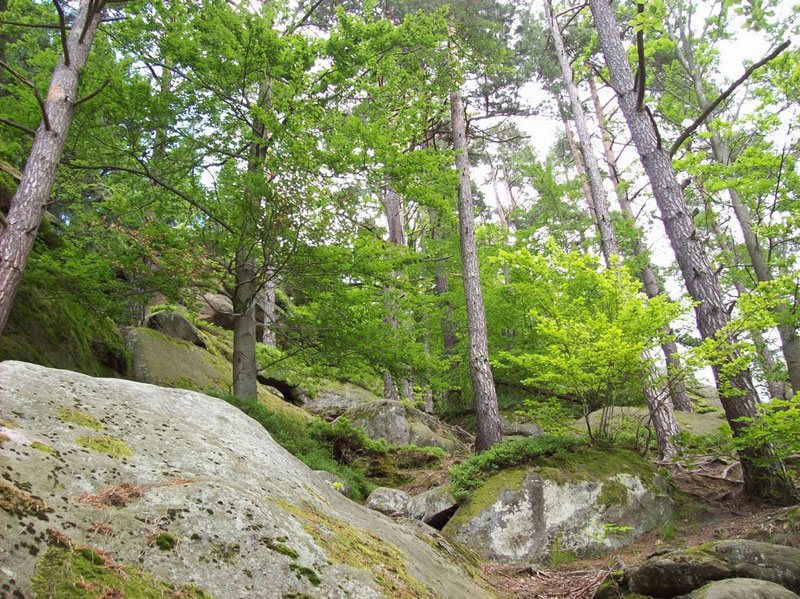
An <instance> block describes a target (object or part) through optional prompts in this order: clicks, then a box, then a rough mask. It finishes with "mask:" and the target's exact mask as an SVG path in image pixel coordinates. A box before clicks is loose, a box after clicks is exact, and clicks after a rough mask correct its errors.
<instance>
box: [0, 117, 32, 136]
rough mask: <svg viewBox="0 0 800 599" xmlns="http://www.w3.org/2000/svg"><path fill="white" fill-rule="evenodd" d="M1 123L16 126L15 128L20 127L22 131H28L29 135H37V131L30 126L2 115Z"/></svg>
mask: <svg viewBox="0 0 800 599" xmlns="http://www.w3.org/2000/svg"><path fill="white" fill-rule="evenodd" d="M0 123H3V124H4V125H8V126H9V127H14V129H19V130H20V131H22V132H23V133H27V134H28V135H36V131H34V130H33V129H31V128H30V127H26V126H25V125H21V124H20V123H17V122H16V121H12V120H9V119H4V118H3V117H1V116H0Z"/></svg>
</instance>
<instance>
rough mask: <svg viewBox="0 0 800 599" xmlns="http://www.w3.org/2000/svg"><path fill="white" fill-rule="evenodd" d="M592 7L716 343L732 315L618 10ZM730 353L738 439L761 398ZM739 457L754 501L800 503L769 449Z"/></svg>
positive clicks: (730, 413) (727, 382)
mask: <svg viewBox="0 0 800 599" xmlns="http://www.w3.org/2000/svg"><path fill="white" fill-rule="evenodd" d="M589 6H590V7H591V10H592V16H593V18H594V25H595V29H596V31H597V35H598V39H599V42H600V48H601V50H602V52H603V56H604V58H605V61H606V65H607V66H608V70H609V76H610V79H611V85H612V86H613V87H614V89H615V90H616V92H617V96H618V99H619V105H620V108H621V109H622V113H623V115H624V117H625V121H626V122H627V124H628V128H629V129H630V132H631V138H632V139H633V142H634V145H635V146H636V149H637V151H638V153H639V157H640V159H641V161H642V165H643V166H644V169H645V172H646V173H647V176H648V178H649V180H650V184H651V186H652V189H653V195H654V196H655V199H656V203H657V204H658V207H659V211H660V212H661V216H662V219H663V222H664V226H665V228H666V231H667V235H668V237H669V239H670V243H671V244H672V248H673V250H674V252H675V255H676V258H677V261H678V264H679V266H680V269H681V273H682V274H683V278H684V281H685V282H686V287H687V289H688V291H689V294H690V295H691V297H692V299H694V301H695V302H696V307H695V313H696V316H697V326H698V329H699V330H700V334H701V336H702V337H703V339H714V338H716V337H717V334H718V333H719V332H720V331H721V330H722V329H723V328H724V327H725V325H726V324H727V323H728V313H727V311H726V309H725V305H724V303H723V300H722V293H721V292H720V288H719V284H718V282H717V279H716V276H715V275H714V271H713V270H712V269H711V265H710V264H709V261H708V257H707V256H706V253H705V249H704V247H703V245H702V242H701V240H700V239H698V236H697V231H696V230H695V228H694V222H693V219H692V216H691V215H690V213H689V210H688V208H687V206H686V201H685V200H684V197H683V190H682V188H681V186H680V183H678V178H677V176H676V174H675V171H674V170H673V169H672V164H671V162H670V159H669V156H668V155H667V153H666V151H664V149H663V148H662V147H661V140H660V137H659V134H658V131H657V130H656V128H655V125H654V122H653V120H652V118H651V116H650V115H649V113H648V111H646V110H644V109H642V108H640V107H639V106H638V105H637V92H636V89H635V86H634V77H633V72H632V71H631V67H630V64H629V62H628V56H627V54H626V52H625V49H624V47H623V45H622V41H621V40H620V37H619V32H618V30H617V23H616V21H615V20H614V12H613V9H612V7H611V5H610V4H609V3H608V2H607V0H590V1H589ZM719 343H720V345H721V348H724V347H725V346H726V345H727V344H728V343H729V341H728V340H726V339H719ZM731 346H732V344H731ZM729 352H730V353H729V355H728V356H727V357H721V358H720V359H719V360H718V361H716V363H715V364H714V365H713V367H712V368H713V371H714V377H715V379H716V381H717V388H718V389H719V390H720V394H719V395H720V401H721V402H722V406H723V408H724V410H725V416H726V418H727V420H728V423H729V424H730V426H731V429H732V430H733V433H734V435H737V436H738V435H739V434H740V432H741V431H742V429H743V427H745V426H746V424H744V423H743V422H740V421H739V420H738V419H740V418H742V417H749V418H755V417H756V402H757V396H756V391H755V388H754V387H753V382H752V380H751V377H750V371H749V370H748V369H743V370H740V371H738V372H735V373H734V372H729V370H730V369H731V367H732V366H733V365H734V363H735V360H736V358H737V354H736V353H735V351H734V350H729ZM739 457H740V460H741V462H742V471H743V473H744V482H745V492H746V494H747V495H748V496H749V497H751V498H753V499H764V500H768V501H772V502H775V503H787V502H793V501H794V500H795V498H796V492H795V489H794V486H793V485H792V482H791V480H790V479H789V478H788V477H787V476H786V473H785V470H784V469H783V467H782V464H780V462H779V461H778V460H777V458H776V457H775V455H774V453H773V452H772V451H771V450H770V449H769V448H747V449H743V450H741V451H740V452H739ZM763 459H767V460H774V461H772V462H771V464H770V465H765V463H764V462H762V461H761V460H763Z"/></svg>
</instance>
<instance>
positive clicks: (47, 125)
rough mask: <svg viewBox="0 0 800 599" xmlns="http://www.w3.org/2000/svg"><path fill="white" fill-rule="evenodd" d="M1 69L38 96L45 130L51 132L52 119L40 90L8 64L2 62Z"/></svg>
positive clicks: (0, 63) (0, 62)
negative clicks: (48, 114)
mask: <svg viewBox="0 0 800 599" xmlns="http://www.w3.org/2000/svg"><path fill="white" fill-rule="evenodd" d="M0 67H3V68H4V69H5V70H7V71H8V72H9V73H11V74H12V75H14V77H16V78H17V79H19V80H20V81H21V82H22V83H23V84H24V85H27V86H28V87H30V88H31V89H32V90H33V93H34V94H35V95H36V101H37V102H39V108H41V110H42V118H43V119H44V128H45V130H47V131H50V118H49V117H48V116H47V111H46V110H45V109H44V100H43V99H42V95H41V94H40V93H39V90H38V89H36V86H35V85H34V84H33V81H29V80H28V79H25V77H23V76H22V75H20V74H19V73H18V72H17V71H15V70H14V69H12V68H11V67H10V66H8V64H6V63H5V62H4V61H2V60H0Z"/></svg>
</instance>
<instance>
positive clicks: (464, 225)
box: [450, 91, 503, 452]
mask: <svg viewBox="0 0 800 599" xmlns="http://www.w3.org/2000/svg"><path fill="white" fill-rule="evenodd" d="M450 120H451V122H452V128H453V147H454V149H455V151H456V158H455V166H456V170H457V171H458V223H459V233H460V241H461V265H462V266H461V267H462V272H463V280H464V296H465V298H466V307H467V334H468V337H469V367H470V373H471V375H472V390H473V392H474V395H475V412H476V414H477V419H478V431H477V435H476V436H475V451H478V452H481V451H483V450H485V449H488V448H489V447H491V446H492V445H494V444H495V443H499V442H500V441H501V440H502V438H503V433H502V431H501V429H500V415H499V412H498V408H497V393H496V391H495V388H494V379H493V378H492V367H491V365H490V364H489V340H488V331H487V329H486V313H485V311H484V307H483V293H482V291H481V280H480V271H479V268H478V249H477V242H476V240H475V207H474V204H473V201H472V185H471V183H470V177H469V153H468V151H469V150H468V145H467V123H466V115H465V113H464V101H463V99H462V98H461V92H459V91H454V92H451V93H450Z"/></svg>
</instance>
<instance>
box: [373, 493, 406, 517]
mask: <svg viewBox="0 0 800 599" xmlns="http://www.w3.org/2000/svg"><path fill="white" fill-rule="evenodd" d="M410 501H411V495H409V494H408V493H406V492H405V491H401V490H400V489H390V488H388V487H377V488H375V490H373V491H372V493H370V494H369V497H367V502H366V504H365V505H366V506H367V507H368V508H369V509H371V510H375V511H376V512H380V513H382V514H386V515H387V516H408V507H409V503H410Z"/></svg>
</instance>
